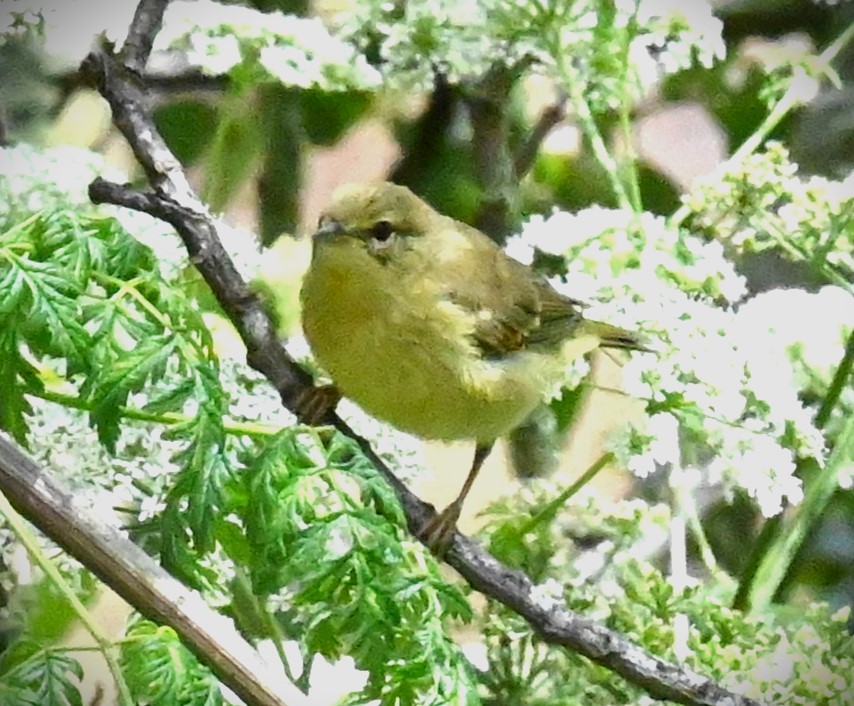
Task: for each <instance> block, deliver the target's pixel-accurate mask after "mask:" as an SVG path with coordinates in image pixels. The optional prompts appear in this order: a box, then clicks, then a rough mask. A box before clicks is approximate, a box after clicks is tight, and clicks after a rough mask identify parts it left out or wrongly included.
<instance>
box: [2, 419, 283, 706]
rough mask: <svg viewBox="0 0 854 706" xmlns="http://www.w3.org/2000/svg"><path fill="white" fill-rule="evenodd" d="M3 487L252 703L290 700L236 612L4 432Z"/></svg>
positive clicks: (263, 705) (276, 704)
mask: <svg viewBox="0 0 854 706" xmlns="http://www.w3.org/2000/svg"><path fill="white" fill-rule="evenodd" d="M0 490H2V492H3V494H4V495H5V496H6V497H7V498H8V499H9V502H10V503H11V504H12V506H13V507H14V508H15V509H16V510H17V511H18V512H19V513H20V514H21V515H23V516H24V517H26V518H27V519H28V520H30V521H31V522H33V524H35V525H36V526H37V527H38V528H39V529H40V530H41V531H42V532H43V533H44V534H45V535H47V536H48V537H50V538H51V539H52V540H53V541H54V542H56V543H57V544H58V545H59V546H61V547H62V548H63V549H64V550H65V551H67V552H68V553H69V554H70V555H71V556H73V557H75V558H76V559H77V560H78V561H80V562H81V563H82V564H83V565H84V566H86V568H87V569H89V570H90V571H92V572H93V573H94V574H95V575H97V576H98V577H99V578H100V579H101V580H103V581H104V583H106V584H107V585H108V586H110V587H111V588H112V589H113V590H114V591H116V593H118V594H119V595H120V596H121V597H122V598H124V599H125V600H126V601H127V602H128V603H130V604H131V605H133V606H134V607H136V608H138V609H139V610H140V612H141V613H143V614H144V615H145V616H147V617H149V618H151V619H152V620H154V621H156V622H158V623H162V624H164V625H168V626H170V627H171V628H173V629H174V630H175V631H176V632H177V633H178V634H179V635H180V636H181V639H182V640H183V641H184V643H185V644H186V645H187V646H188V647H189V648H190V649H191V650H192V651H193V652H195V653H196V654H197V655H198V656H199V657H200V658H202V660H203V661H204V662H205V663H206V664H207V665H209V666H210V668H211V669H212V670H213V672H214V673H215V674H216V675H217V677H219V678H220V679H221V680H222V682H223V683H224V684H226V685H228V686H229V687H230V688H231V689H232V690H233V691H234V692H235V693H236V694H237V695H238V696H240V698H241V699H243V700H244V701H245V702H246V703H247V704H252V705H253V706H286V704H285V701H284V700H283V699H282V698H281V697H280V696H279V695H278V694H279V693H281V691H282V680H281V679H276V678H275V677H274V676H273V675H272V673H271V672H270V670H269V667H268V666H267V665H266V664H264V662H262V661H261V659H260V657H259V656H258V653H257V652H256V651H255V650H254V649H253V648H252V646H251V645H250V644H249V643H248V642H246V641H245V640H244V639H243V637H241V635H240V633H238V632H237V630H236V629H235V627H234V625H233V624H232V622H231V620H229V619H228V618H226V617H225V616H223V615H220V614H219V613H217V612H216V611H214V610H211V609H210V608H209V607H208V606H207V604H206V603H205V601H204V599H203V598H202V597H201V596H200V595H199V594H198V593H196V592H195V591H192V590H190V589H188V588H187V587H186V586H184V585H183V584H182V583H180V582H179V581H177V580H176V579H174V578H172V577H171V576H170V575H169V574H168V573H166V571H165V570H164V569H162V568H161V567H160V565H159V564H158V563H157V562H156V561H154V560H153V559H152V558H151V557H150V556H148V554H146V553H145V552H144V551H142V549H140V548H139V547H138V546H137V545H136V544H134V543H133V542H132V541H130V540H129V539H128V538H127V537H125V536H124V535H123V534H122V533H121V532H119V530H117V529H116V528H115V527H113V526H111V525H108V524H106V523H105V522H103V521H102V520H101V517H103V515H104V509H103V508H102V507H98V508H96V507H94V506H93V505H92V504H91V503H87V502H85V501H84V500H82V499H81V498H80V497H79V496H75V495H74V494H72V493H71V492H70V491H69V490H68V489H67V488H65V487H63V486H62V485H61V484H60V483H59V482H58V481H57V480H56V479H55V478H54V477H53V476H52V475H51V474H50V473H48V472H47V471H45V470H43V469H42V468H40V467H39V466H38V464H36V462H35V461H33V460H32V459H31V458H30V457H29V456H27V455H25V454H24V453H23V452H22V451H21V450H20V449H18V448H17V447H16V446H15V445H14V444H13V443H12V442H10V441H9V440H8V439H7V438H6V437H5V436H3V435H0Z"/></svg>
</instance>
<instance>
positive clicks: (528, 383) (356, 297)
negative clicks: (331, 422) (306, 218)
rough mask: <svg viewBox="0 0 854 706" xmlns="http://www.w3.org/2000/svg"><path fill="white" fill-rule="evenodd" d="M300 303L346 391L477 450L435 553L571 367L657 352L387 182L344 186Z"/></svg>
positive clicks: (410, 427) (440, 526)
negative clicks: (597, 357)
mask: <svg viewBox="0 0 854 706" xmlns="http://www.w3.org/2000/svg"><path fill="white" fill-rule="evenodd" d="M301 299H302V320H303V329H304V331H305V335H306V338H307V339H308V342H309V344H310V345H311V348H312V351H313V352H314V354H315V356H316V358H317V361H318V362H319V363H320V365H321V366H322V367H323V368H324V369H325V370H326V371H327V372H328V373H329V375H330V377H331V378H332V380H333V382H334V383H335V387H336V388H337V389H338V391H340V393H341V394H343V395H345V396H347V397H349V398H351V399H352V400H353V401H355V402H356V403H358V404H359V405H360V406H361V407H363V408H364V409H365V410H366V411H367V412H369V413H370V414H372V415H374V416H376V417H377V418H379V419H382V420H384V421H386V422H389V423H390V424H392V425H394V426H395V427H397V428H399V429H401V430H403V431H407V432H410V433H412V434H415V435H417V436H420V437H424V438H429V439H444V440H451V439H474V440H475V441H476V450H475V456H474V462H473V464H472V467H471V470H470V471H469V474H468V477H467V478H466V481H465V483H464V484H463V488H462V490H461V492H460V494H459V496H458V497H457V499H456V500H454V502H453V503H451V504H450V505H449V506H448V507H447V508H446V509H445V510H444V511H443V512H441V513H440V514H439V515H438V516H437V517H436V519H435V520H433V521H432V522H431V523H429V525H428V526H427V527H425V528H423V529H422V532H421V536H422V539H424V540H425V541H426V542H427V544H428V545H429V546H430V547H431V548H432V549H433V550H434V551H435V550H438V551H441V549H442V548H443V546H444V545H445V544H446V543H447V542H448V540H449V539H450V538H451V536H452V534H453V530H454V528H455V525H456V522H457V519H458V518H459V514H460V509H461V507H462V504H463V501H464V499H465V497H466V495H467V494H468V491H469V489H470V488H471V486H472V483H473V482H474V479H475V477H476V476H477V473H478V470H479V469H480V466H481V465H482V463H483V461H484V459H485V458H486V456H487V454H488V453H489V450H490V449H491V448H492V445H493V443H494V441H495V439H496V438H497V437H499V436H502V435H503V434H506V433H507V432H508V431H510V430H512V429H513V428H514V427H516V426H518V425H519V424H520V423H521V422H523V421H524V420H525V418H526V417H527V416H528V415H529V414H530V413H531V412H532V411H533V410H534V408H535V407H536V406H537V405H538V404H539V403H540V402H541V401H542V400H543V397H544V395H545V394H546V392H547V391H549V390H551V389H553V388H554V386H555V383H556V382H557V381H559V380H560V379H561V376H562V374H563V372H564V370H565V368H566V366H567V364H568V363H570V362H571V361H572V360H573V359H574V358H577V357H579V356H582V355H584V354H585V353H587V352H589V351H591V350H593V349H594V348H596V347H598V346H607V347H614V348H628V349H636V350H644V349H645V348H644V345H643V344H642V343H641V340H640V338H639V337H638V336H637V335H636V334H634V333H631V332H629V331H625V330H623V329H620V328H617V327H615V326H610V325H608V324H603V323H599V322H595V321H586V320H585V319H584V318H583V317H582V315H581V312H580V309H581V305H580V303H579V302H577V301H574V300H572V299H569V298H567V297H565V296H563V295H562V294H559V293H558V292H556V291H555V290H554V289H552V287H551V286H549V284H548V283H547V282H545V280H543V279H542V278H541V277H540V276H538V275H537V274H536V273H535V272H534V271H533V270H531V269H530V268H529V267H527V266H525V265H523V264H521V263H519V262H517V261H516V260H513V259H512V258H510V257H508V256H507V255H506V254H505V253H504V252H502V250H501V249H500V248H499V247H498V246H497V245H496V244H495V243H494V242H493V241H492V240H490V239H489V238H488V237H487V236H486V235H484V234H483V233H481V232H480V231H478V230H476V229H474V228H472V227H470V226H467V225H466V224H464V223H460V222H459V221H455V220H453V219H452V218H448V217H447V216H443V215H442V214H440V213H437V212H436V211H434V210H433V209H432V208H431V207H430V206H428V205H427V204H426V203H425V202H424V201H422V200H421V199H419V198H418V197H417V196H415V194H413V193H412V192H411V191H410V190H409V189H407V188H405V187H403V186H398V185H396V184H390V183H386V182H382V183H370V184H350V185H346V186H343V187H341V188H340V189H338V190H337V191H336V193H335V194H334V196H333V200H332V204H331V205H330V206H329V208H328V209H327V210H326V211H325V213H324V214H323V215H322V216H321V218H320V224H319V229H318V231H317V233H316V234H315V235H314V243H313V252H312V259H311V265H310V267H309V269H308V272H307V273H306V276H305V280H304V281H303V285H302V292H301ZM327 392H328V391H327ZM326 399H327V400H328V401H329V400H331V401H332V402H333V403H334V401H337V397H334V395H333V397H331V398H330V397H329V395H327V396H326Z"/></svg>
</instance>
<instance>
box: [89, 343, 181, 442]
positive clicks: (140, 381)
mask: <svg viewBox="0 0 854 706" xmlns="http://www.w3.org/2000/svg"><path fill="white" fill-rule="evenodd" d="M138 343H139V345H138V347H137V348H135V349H133V350H127V351H125V353H124V357H123V358H121V359H118V360H116V361H115V362H113V364H112V366H111V367H110V368H109V369H107V370H105V371H104V374H103V375H102V376H101V377H99V378H96V379H95V380H93V381H92V382H91V384H89V385H87V387H86V391H87V392H88V398H89V401H90V404H92V405H93V407H92V411H91V412H90V413H89V418H90V420H91V421H92V424H93V425H94V426H95V428H96V429H97V431H98V438H99V439H100V441H101V443H102V444H104V446H106V447H107V448H108V449H110V450H111V451H112V450H114V448H115V443H116V441H117V440H118V437H119V433H120V431H121V429H120V422H121V413H120V409H121V407H123V406H124V405H125V404H127V398H128V395H130V394H131V393H132V392H138V391H139V390H141V389H142V388H143V387H144V386H145V384H146V383H147V382H148V381H149V380H152V379H154V380H156V379H158V378H160V377H162V376H163V375H164V374H165V371H166V365H167V363H168V362H169V359H170V357H171V356H172V355H173V354H174V352H175V346H176V342H175V340H174V339H173V338H171V337H169V336H166V335H159V336H153V337H151V338H149V339H147V340H144V341H140V342H138Z"/></svg>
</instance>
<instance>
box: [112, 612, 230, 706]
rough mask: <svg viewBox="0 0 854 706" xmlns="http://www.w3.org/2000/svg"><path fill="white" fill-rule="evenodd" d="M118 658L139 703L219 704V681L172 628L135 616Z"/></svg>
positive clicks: (197, 705)
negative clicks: (185, 645)
mask: <svg viewBox="0 0 854 706" xmlns="http://www.w3.org/2000/svg"><path fill="white" fill-rule="evenodd" d="M120 662H121V666H122V671H123V672H124V675H125V679H126V681H127V685H128V688H129V689H130V692H131V694H132V696H133V698H134V702H135V703H139V704H163V705H168V706H219V705H220V704H222V703H223V698H222V692H221V690H220V686H219V682H218V681H217V679H216V678H215V677H214V676H213V674H211V672H210V670H208V669H207V667H204V666H203V665H201V664H200V663H199V661H198V660H197V659H196V658H195V656H194V655H193V654H192V653H191V652H190V651H189V650H188V649H187V648H186V647H184V645H183V644H182V643H181V640H180V639H179V638H178V635H177V634H176V633H175V631H174V630H172V629H171V628H167V627H158V626H157V625H156V624H155V623H152V622H151V621H148V620H144V619H141V618H139V617H138V616H136V617H134V618H133V619H132V622H131V625H130V627H129V628H128V630H127V634H126V636H125V640H124V641H123V642H122V647H121V657H120Z"/></svg>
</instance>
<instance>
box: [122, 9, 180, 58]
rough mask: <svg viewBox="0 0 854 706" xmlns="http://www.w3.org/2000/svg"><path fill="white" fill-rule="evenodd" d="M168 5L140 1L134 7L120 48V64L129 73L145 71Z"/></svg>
mask: <svg viewBox="0 0 854 706" xmlns="http://www.w3.org/2000/svg"><path fill="white" fill-rule="evenodd" d="M168 4H169V0H140V3H139V4H138V5H137V6H136V11H135V12H134V14H133V20H132V21H131V23H130V28H129V29H128V36H127V39H126V40H125V44H124V47H123V48H122V62H123V63H124V65H125V66H126V67H127V68H128V69H130V70H131V71H135V72H136V73H139V74H141V73H142V72H143V70H144V69H145V65H146V64H147V63H148V57H149V56H151V47H152V46H154V38H155V37H156V36H157V33H158V32H159V31H160V27H161V25H162V24H163V13H165V12H166V6H167V5H168Z"/></svg>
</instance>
